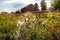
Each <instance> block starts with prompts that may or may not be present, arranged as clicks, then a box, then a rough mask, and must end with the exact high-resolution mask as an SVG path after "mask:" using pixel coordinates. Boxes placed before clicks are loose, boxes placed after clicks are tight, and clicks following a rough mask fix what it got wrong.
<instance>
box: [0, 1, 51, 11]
mask: <svg viewBox="0 0 60 40" xmlns="http://www.w3.org/2000/svg"><path fill="white" fill-rule="evenodd" d="M40 2H41V0H26V1H24V0H0V12H15V11H16V10H18V9H21V8H23V7H25V6H27V5H28V4H34V3H38V5H39V9H40ZM46 2H47V9H48V8H49V7H50V2H51V0H46Z"/></svg>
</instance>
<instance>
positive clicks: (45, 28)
mask: <svg viewBox="0 0 60 40" xmlns="http://www.w3.org/2000/svg"><path fill="white" fill-rule="evenodd" d="M0 40H60V12H49V13H33V12H26V13H24V14H12V13H11V14H0Z"/></svg>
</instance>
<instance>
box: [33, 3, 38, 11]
mask: <svg viewBox="0 0 60 40" xmlns="http://www.w3.org/2000/svg"><path fill="white" fill-rule="evenodd" d="M38 10H39V9H38V4H37V3H35V4H34V11H38Z"/></svg>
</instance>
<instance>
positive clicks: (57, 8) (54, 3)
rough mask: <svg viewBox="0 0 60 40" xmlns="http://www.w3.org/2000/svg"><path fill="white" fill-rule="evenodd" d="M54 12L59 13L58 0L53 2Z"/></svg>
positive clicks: (59, 5)
mask: <svg viewBox="0 0 60 40" xmlns="http://www.w3.org/2000/svg"><path fill="white" fill-rule="evenodd" d="M52 7H53V8H54V10H59V11H60V0H53V6H52Z"/></svg>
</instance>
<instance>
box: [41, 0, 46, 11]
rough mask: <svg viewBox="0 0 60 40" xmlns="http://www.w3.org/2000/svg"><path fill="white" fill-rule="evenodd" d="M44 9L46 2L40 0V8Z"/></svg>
mask: <svg viewBox="0 0 60 40" xmlns="http://www.w3.org/2000/svg"><path fill="white" fill-rule="evenodd" d="M46 9H47V5H46V2H45V0H42V1H41V10H46Z"/></svg>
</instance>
